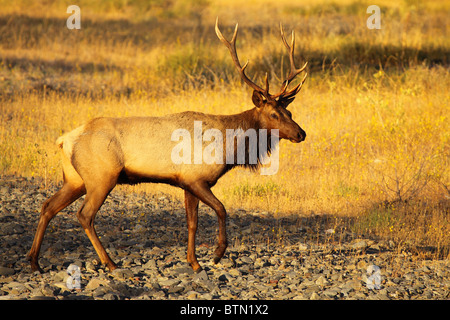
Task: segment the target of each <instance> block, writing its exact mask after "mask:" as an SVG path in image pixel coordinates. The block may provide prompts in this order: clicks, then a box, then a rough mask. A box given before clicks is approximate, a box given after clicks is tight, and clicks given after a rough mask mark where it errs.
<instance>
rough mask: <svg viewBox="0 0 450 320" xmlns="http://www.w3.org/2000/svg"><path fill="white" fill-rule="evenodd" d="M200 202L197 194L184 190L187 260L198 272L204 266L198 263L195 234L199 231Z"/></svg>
mask: <svg viewBox="0 0 450 320" xmlns="http://www.w3.org/2000/svg"><path fill="white" fill-rule="evenodd" d="M198 203H199V200H198V198H197V197H196V196H194V195H193V194H192V193H190V192H189V191H187V190H185V191H184V205H185V207H186V220H187V225H188V246H187V261H188V263H189V264H190V265H191V267H192V269H193V270H194V272H196V273H198V272H200V271H202V267H201V266H200V264H199V263H198V261H197V257H196V255H195V234H196V232H197V221H198V220H197V217H198Z"/></svg>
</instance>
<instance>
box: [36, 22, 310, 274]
mask: <svg viewBox="0 0 450 320" xmlns="http://www.w3.org/2000/svg"><path fill="white" fill-rule="evenodd" d="M216 33H217V35H218V37H219V39H220V40H221V41H222V42H224V43H225V44H226V45H227V47H228V48H229V49H230V52H231V54H232V58H233V61H234V62H235V64H236V67H237V68H238V70H239V72H240V74H241V76H242V78H243V80H244V81H245V82H246V83H247V84H249V85H250V86H252V88H253V89H254V93H253V98H252V99H253V103H254V104H255V107H254V108H253V109H250V110H247V111H245V112H242V113H240V114H235V115H210V114H204V113H199V112H183V113H178V114H172V115H167V116H163V117H135V118H97V119H93V120H91V121H90V122H88V123H87V124H85V125H83V126H81V127H78V128H77V129H75V130H73V131H71V132H69V133H67V134H65V135H63V136H62V137H60V138H58V140H57V144H58V145H59V147H60V148H61V154H62V165H63V173H64V184H63V186H62V188H61V189H60V190H59V191H58V192H57V193H56V194H55V195H53V196H52V197H51V198H50V199H48V200H47V201H46V202H45V203H44V205H43V207H42V211H41V216H40V219H39V224H38V228H37V231H36V235H35V238H34V241H33V245H32V247H31V250H30V252H29V259H30V262H31V267H32V269H33V270H40V267H39V264H38V255H39V250H40V247H41V243H42V240H43V237H44V233H45V229H46V227H47V225H48V223H49V222H50V220H51V219H52V218H53V217H54V216H55V215H56V214H57V213H58V212H59V211H61V210H62V209H63V208H65V207H66V206H68V205H69V204H70V203H72V202H73V201H75V200H76V199H78V198H80V197H81V196H82V195H84V194H85V195H86V197H85V199H84V202H83V204H82V206H81V208H80V209H79V211H78V212H77V217H78V219H79V221H80V223H81V225H82V227H83V229H84V230H85V231H86V234H87V235H88V237H89V239H90V240H91V242H92V244H93V246H94V248H95V250H96V252H97V254H98V255H99V257H100V260H101V262H102V263H103V264H106V265H107V266H108V267H109V268H110V269H114V268H116V265H115V264H114V262H113V261H112V260H111V259H110V257H109V256H108V254H107V253H106V251H105V249H104V248H103V246H102V244H101V243H100V240H99V239H98V236H97V234H96V232H95V229H94V218H95V214H96V213H97V211H98V210H99V208H100V207H101V205H102V204H103V202H104V200H105V199H106V197H107V196H108V194H109V192H110V191H111V190H112V189H113V188H114V187H115V186H116V184H120V183H127V184H134V183H140V182H157V183H158V182H159V183H168V184H171V185H173V186H176V187H180V188H182V189H184V192H185V207H186V216H187V222H188V231H189V238H188V250H187V260H188V262H189V263H190V264H191V266H192V268H193V269H194V271H197V272H198V271H199V270H201V267H200V265H199V264H198V262H197V259H196V256H195V234H196V229H197V214H198V204H199V201H202V202H204V203H205V204H206V205H208V206H210V207H211V208H212V209H213V210H214V211H215V212H216V214H217V216H218V221H219V239H218V247H217V249H216V250H215V258H214V261H215V262H218V261H219V260H220V259H221V257H222V256H223V255H224V252H225V249H226V247H227V239H226V231H225V218H226V211H225V208H224V206H223V205H222V203H221V202H220V201H219V200H218V199H217V198H216V197H215V196H214V194H213V193H212V192H211V187H212V186H214V185H215V184H216V182H217V180H218V179H219V178H220V177H221V176H222V175H223V174H225V173H226V172H227V171H228V170H230V169H232V168H233V167H234V166H235V165H238V164H237V162H236V161H234V162H233V163H227V161H226V159H225V158H223V161H221V162H220V161H219V163H210V164H206V163H201V164H194V162H191V163H190V164H189V163H181V164H177V163H174V162H173V161H171V156H172V150H173V149H174V147H175V146H176V145H177V143H178V142H177V141H173V140H172V134H173V132H174V131H175V130H178V129H180V128H182V129H185V130H187V131H189V132H190V134H191V136H192V137H194V136H195V133H194V121H201V123H202V130H203V131H205V130H207V129H216V130H219V131H220V132H221V133H222V135H223V137H225V136H226V130H227V129H242V130H243V131H246V130H248V129H254V130H260V129H266V130H268V131H269V135H268V137H269V138H268V140H269V141H270V132H271V131H272V130H273V131H276V132H278V134H277V135H278V137H279V138H280V139H283V138H284V139H289V140H291V141H293V142H300V141H303V140H304V138H305V136H306V134H305V132H304V131H303V130H302V129H301V128H300V127H299V126H298V125H297V123H295V122H294V121H293V120H292V118H291V114H290V112H289V111H287V110H286V107H287V105H288V104H289V103H290V102H292V100H293V99H294V96H295V94H296V93H298V91H299V90H300V88H301V84H303V82H304V80H305V79H303V81H302V82H301V83H300V84H299V85H297V86H296V87H295V88H294V89H293V90H291V91H288V92H287V91H286V89H287V86H288V84H289V82H290V81H291V80H292V79H293V78H294V77H295V76H296V75H297V74H298V73H300V72H301V71H303V70H304V67H303V68H302V69H295V67H294V63H293V58H292V57H293V47H294V43H292V47H289V45H288V44H287V42H286V40H285V38H284V35H283V32H282V39H283V42H284V43H285V45H286V47H287V48H288V49H289V50H290V58H291V73H290V75H289V76H288V78H287V80H286V81H285V83H284V84H283V86H282V88H281V91H280V93H279V94H277V95H270V94H269V93H268V82H267V81H266V89H265V90H264V89H261V88H260V87H258V86H257V85H255V84H254V83H253V82H251V81H250V80H249V79H248V78H247V77H246V75H245V73H244V69H245V67H246V65H245V66H244V67H243V68H242V67H241V66H240V64H239V60H238V59H237V54H236V51H235V47H234V45H235V40H236V35H237V26H236V30H235V34H234V36H233V40H232V41H231V43H230V42H228V41H226V40H225V39H224V38H223V36H222V34H221V33H220V30H219V29H218V26H217V22H216ZM305 66H306V65H305ZM275 129H276V130H275ZM223 143H224V145H223V150H226V149H227V145H226V141H225V140H224V142H223ZM268 146H269V148H270V144H268ZM203 147H204V145H203ZM228 147H229V146H228ZM267 152H268V151H266V153H267ZM225 154H226V152H223V157H225ZM192 157H194V155H193V154H192ZM246 159H248V157H246ZM244 166H250V167H254V165H252V164H250V163H249V162H248V161H247V162H246V163H245V164H244Z"/></svg>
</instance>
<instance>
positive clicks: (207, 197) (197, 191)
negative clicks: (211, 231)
mask: <svg viewBox="0 0 450 320" xmlns="http://www.w3.org/2000/svg"><path fill="white" fill-rule="evenodd" d="M190 191H191V193H192V194H194V195H195V196H196V197H197V198H198V199H200V200H201V201H202V202H203V203H205V204H206V205H208V206H209V207H211V208H212V209H213V210H214V211H215V212H216V214H217V218H218V221H219V243H218V246H217V249H216V251H215V252H214V263H218V262H219V261H220V259H222V257H223V255H224V254H225V250H226V248H227V246H228V242H227V233H226V222H225V219H226V217H227V212H226V211H225V207H224V206H223V204H222V202H220V201H219V199H217V198H216V196H215V195H214V194H213V193H212V192H211V189H210V188H209V186H208V185H207V184H206V183H196V184H192V185H191V186H190Z"/></svg>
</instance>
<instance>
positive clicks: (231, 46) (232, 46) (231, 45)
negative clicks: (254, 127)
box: [215, 17, 270, 99]
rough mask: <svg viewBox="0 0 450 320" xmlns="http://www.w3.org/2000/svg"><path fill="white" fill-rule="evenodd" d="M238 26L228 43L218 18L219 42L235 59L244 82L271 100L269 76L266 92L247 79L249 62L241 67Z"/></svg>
mask: <svg viewBox="0 0 450 320" xmlns="http://www.w3.org/2000/svg"><path fill="white" fill-rule="evenodd" d="M238 26H239V24H238V23H236V27H235V28H234V34H233V37H232V38H231V41H228V40H227V39H225V37H224V36H223V34H222V32H221V31H220V29H219V17H217V18H216V26H215V30H216V35H217V37H218V38H219V40H220V41H222V43H223V44H224V45H225V46H226V47H227V48H228V50H229V51H230V54H231V58H232V59H233V62H234V64H235V66H236V68H237V69H238V71H239V74H240V75H241V78H242V80H244V82H245V83H246V84H248V85H249V86H250V87H251V88H253V89H254V90H256V91H258V92H260V93H261V94H262V95H264V97H265V98H266V99H269V98H270V95H269V81H268V80H267V74H266V90H264V89H262V88H261V87H260V86H258V85H257V84H255V83H254V82H253V81H252V80H250V79H249V78H248V77H247V75H246V74H245V68H247V65H248V60H247V62H246V63H245V64H244V66H243V67H241V63H240V62H239V58H238V55H237V52H236V38H237V32H238Z"/></svg>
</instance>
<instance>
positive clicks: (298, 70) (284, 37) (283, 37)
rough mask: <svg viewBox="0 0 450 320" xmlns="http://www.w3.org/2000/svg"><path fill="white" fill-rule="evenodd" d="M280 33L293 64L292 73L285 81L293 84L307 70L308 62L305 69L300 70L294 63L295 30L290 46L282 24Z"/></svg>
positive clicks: (304, 66)
mask: <svg viewBox="0 0 450 320" xmlns="http://www.w3.org/2000/svg"><path fill="white" fill-rule="evenodd" d="M280 31H281V39H282V40H283V43H284V45H285V47H286V48H287V49H288V51H289V62H290V64H291V71H290V72H289V75H288V77H287V79H286V80H285V81H288V82H291V81H292V80H293V79H294V78H295V77H296V76H297V75H298V74H299V73H300V72H302V71H303V70H305V69H306V66H307V65H308V62H306V63H305V64H304V65H303V67H301V68H300V69H297V68H296V67H295V62H294V48H295V32H294V30H292V35H291V45H290V46H289V44H288V43H287V40H286V36H285V35H284V31H283V25H282V24H281V23H280Z"/></svg>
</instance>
